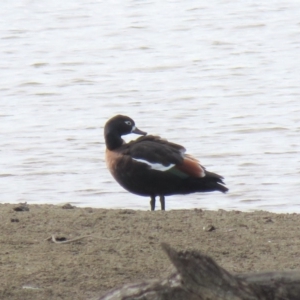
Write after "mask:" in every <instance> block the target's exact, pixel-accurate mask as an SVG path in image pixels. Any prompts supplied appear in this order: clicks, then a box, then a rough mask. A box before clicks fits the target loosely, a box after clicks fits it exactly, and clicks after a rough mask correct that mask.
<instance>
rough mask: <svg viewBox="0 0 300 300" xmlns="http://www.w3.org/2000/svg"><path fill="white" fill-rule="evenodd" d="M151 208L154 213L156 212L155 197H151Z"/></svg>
mask: <svg viewBox="0 0 300 300" xmlns="http://www.w3.org/2000/svg"><path fill="white" fill-rule="evenodd" d="M150 207H151V210H152V211H153V210H155V196H151V200H150Z"/></svg>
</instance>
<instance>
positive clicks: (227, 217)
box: [0, 204, 300, 300]
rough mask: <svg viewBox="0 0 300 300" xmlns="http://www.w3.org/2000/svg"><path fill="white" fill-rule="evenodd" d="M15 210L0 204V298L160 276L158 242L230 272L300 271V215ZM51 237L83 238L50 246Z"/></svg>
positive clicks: (77, 293) (69, 292) (90, 293)
mask: <svg viewBox="0 0 300 300" xmlns="http://www.w3.org/2000/svg"><path fill="white" fill-rule="evenodd" d="M16 206H17V205H12V204H0V220H1V222H0V228H1V229H0V233H1V237H0V238H1V247H0V251H1V255H0V299H11V300H13V299H20V300H21V299H22V300H24V299H30V300H32V299H47V300H48V299H55V300H56V299H97V298H98V297H99V296H100V295H101V294H103V292H105V291H107V290H108V289H111V288H113V287H115V286H120V285H122V284H124V283H128V282H132V281H140V280H142V279H150V278H156V277H159V276H161V275H165V274H166V272H167V270H168V268H169V266H170V263H169V261H168V259H167V258H166V256H165V254H164V253H163V252H162V250H161V247H160V243H161V242H167V243H169V244H170V245H171V246H173V247H175V248H177V249H180V250H184V249H197V250H200V251H202V252H203V253H205V254H208V255H210V256H212V257H213V258H214V259H215V260H216V261H217V263H219V264H220V265H221V266H223V267H224V268H226V269H227V270H229V271H231V272H253V271H262V270H292V269H300V231H299V227H300V215H299V214H273V213H269V212H264V211H258V212H254V213H243V212H238V211H224V210H219V211H202V210H199V209H195V210H170V211H165V212H161V211H155V212H150V211H135V210H109V209H95V208H74V209H63V208H62V207H60V206H54V205H29V206H28V207H29V211H14V208H15V207H16ZM211 226H213V227H214V228H215V230H213V231H206V230H203V228H204V227H205V228H210V227H211ZM51 235H55V236H56V237H58V238H66V239H67V240H70V239H75V238H79V237H85V238H83V239H80V240H77V241H73V242H70V243H65V244H56V243H54V242H52V241H51V240H49V239H48V240H47V238H48V237H50V236H51ZM89 235H91V236H89ZM86 236H89V237H86Z"/></svg>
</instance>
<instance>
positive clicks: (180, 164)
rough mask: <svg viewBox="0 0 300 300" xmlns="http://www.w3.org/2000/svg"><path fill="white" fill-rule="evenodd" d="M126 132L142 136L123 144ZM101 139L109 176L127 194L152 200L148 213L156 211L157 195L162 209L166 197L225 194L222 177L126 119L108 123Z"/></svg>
mask: <svg viewBox="0 0 300 300" xmlns="http://www.w3.org/2000/svg"><path fill="white" fill-rule="evenodd" d="M129 133H137V134H142V135H144V136H142V137H140V138H138V139H136V140H134V141H131V142H129V143H125V142H124V141H123V140H122V138H121V136H122V135H125V134H129ZM104 136H105V142H106V147H107V149H106V162H107V166H108V168H109V170H110V172H111V174H112V175H113V177H114V178H115V179H116V181H117V182H118V183H119V184H120V185H121V186H123V187H124V188H125V189H126V190H127V191H129V192H131V193H133V194H137V195H140V196H149V197H151V202H150V204H151V210H154V209H155V197H156V196H160V201H161V208H162V209H163V210H164V209H165V201H164V197H165V196H168V195H176V194H190V193H195V192H212V191H220V192H223V193H225V192H227V191H228V189H227V188H226V187H225V186H224V185H223V184H224V182H223V181H222V179H223V177H222V176H220V175H218V174H215V173H212V172H208V171H206V169H205V168H204V167H203V166H201V165H200V163H199V162H198V160H196V159H195V158H194V157H192V156H190V155H188V154H186V153H185V148H184V147H182V146H180V145H177V144H174V143H171V142H168V141H167V140H164V139H161V138H160V137H158V136H152V135H146V133H145V132H143V131H141V130H139V129H137V128H136V127H135V123H134V121H133V120H132V119H130V118H129V117H127V116H122V115H118V116H115V117H113V118H112V119H110V120H108V121H107V123H106V125H105V129H104Z"/></svg>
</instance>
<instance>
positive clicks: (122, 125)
mask: <svg viewBox="0 0 300 300" xmlns="http://www.w3.org/2000/svg"><path fill="white" fill-rule="evenodd" d="M129 133H135V134H140V135H146V134H147V132H144V131H142V130H140V129H138V128H137V127H136V126H135V123H134V121H133V120H132V119H131V118H129V117H127V116H123V115H117V116H114V117H113V118H111V119H109V120H108V121H107V122H106V124H105V127H104V135H105V136H107V135H109V134H114V135H115V134H116V135H118V136H122V135H126V134H129Z"/></svg>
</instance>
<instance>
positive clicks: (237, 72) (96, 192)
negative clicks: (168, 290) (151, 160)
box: [0, 0, 300, 213]
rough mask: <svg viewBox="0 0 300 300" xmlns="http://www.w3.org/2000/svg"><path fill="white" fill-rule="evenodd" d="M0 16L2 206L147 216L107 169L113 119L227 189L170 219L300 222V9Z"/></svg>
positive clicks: (85, 5)
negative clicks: (286, 217)
mask: <svg viewBox="0 0 300 300" xmlns="http://www.w3.org/2000/svg"><path fill="white" fill-rule="evenodd" d="M0 7H1V9H0V31H1V35H0V70H1V75H0V76H1V80H0V163H1V170H0V193H1V200H0V202H2V203H5V202H9V203H18V202H25V201H27V202H28V203H29V204H35V203H38V204H41V203H50V204H60V203H66V202H70V203H72V204H75V205H79V206H92V207H104V208H131V209H143V210H146V209H149V207H150V206H149V199H148V198H143V197H139V196H135V195H132V194H129V193H128V192H126V191H124V190H123V189H122V188H121V187H120V186H118V184H117V183H116V182H115V181H114V180H113V179H112V177H111V176H110V174H109V172H108V171H107V169H106V166H105V160H104V152H105V144H104V140H103V126H104V124H105V122H106V120H107V119H108V118H110V117H112V116H114V115H115V114H119V113H120V114H125V115H129V116H130V117H132V118H133V119H134V120H135V121H136V124H137V126H138V127H139V128H140V129H142V130H144V131H147V132H148V133H151V134H158V135H160V136H162V137H164V138H167V139H168V140H171V141H173V142H176V143H179V144H181V145H184V146H185V147H186V149H187V152H188V153H190V154H192V155H194V156H195V157H197V158H198V159H199V160H200V162H201V163H202V164H203V165H204V166H205V167H206V168H207V169H208V170H211V171H214V172H217V173H219V174H222V175H223V176H224V177H225V181H226V184H227V186H228V187H229V188H230V191H229V193H228V194H226V195H223V194H220V193H209V194H200V193H198V194H191V195H186V196H172V197H167V200H166V201H167V202H166V208H167V209H187V208H203V209H228V210H231V209H234V210H243V211H253V210H260V209H263V210H268V211H275V212H291V213H292V212H300V205H299V204H300V196H299V195H300V155H299V153H300V146H299V143H300V138H299V135H300V84H299V83H300V72H299V70H300V19H299V16H300V2H298V1H292V0H288V1H279V0H278V1H260V2H259V1H226V0H213V1H206V2H205V3H204V2H201V1H200V2H199V1H179V0H173V1H154V0H151V1H117V0H116V1H96V0H91V1H79V0H72V1H70V0H66V1H57V0H54V1H50V2H49V1H48V2H45V1H33V0H27V1H24V0H22V1H21V0H16V1H2V3H1V4H0ZM134 138H136V136H134V135H132V136H128V137H126V140H130V139H134Z"/></svg>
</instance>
